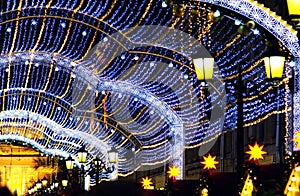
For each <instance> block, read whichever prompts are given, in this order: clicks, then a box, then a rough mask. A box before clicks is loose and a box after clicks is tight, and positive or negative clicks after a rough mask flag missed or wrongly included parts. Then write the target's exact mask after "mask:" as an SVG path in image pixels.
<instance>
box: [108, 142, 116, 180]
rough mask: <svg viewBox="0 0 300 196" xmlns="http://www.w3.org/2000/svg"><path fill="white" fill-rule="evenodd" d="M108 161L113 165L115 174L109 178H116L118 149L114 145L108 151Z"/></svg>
mask: <svg viewBox="0 0 300 196" xmlns="http://www.w3.org/2000/svg"><path fill="white" fill-rule="evenodd" d="M108 161H109V163H111V164H113V165H114V169H115V170H116V171H115V172H116V173H115V176H112V178H111V180H118V150H117V149H116V148H115V147H112V148H111V149H110V150H109V151H108Z"/></svg>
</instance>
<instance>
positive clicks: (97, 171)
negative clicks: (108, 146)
mask: <svg viewBox="0 0 300 196" xmlns="http://www.w3.org/2000/svg"><path fill="white" fill-rule="evenodd" d="M94 164H95V169H96V185H97V184H98V183H99V172H100V171H99V170H100V169H102V168H101V166H102V161H101V160H100V159H99V158H98V157H96V158H95V159H94Z"/></svg>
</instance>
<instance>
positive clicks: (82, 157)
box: [77, 146, 87, 190]
mask: <svg viewBox="0 0 300 196" xmlns="http://www.w3.org/2000/svg"><path fill="white" fill-rule="evenodd" d="M77 156H78V162H79V163H81V175H80V176H81V179H80V185H81V188H82V189H83V190H84V164H85V163H86V157H87V151H86V150H85V146H82V147H81V148H80V149H79V151H78V152H77Z"/></svg>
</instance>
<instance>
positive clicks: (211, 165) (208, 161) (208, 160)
mask: <svg viewBox="0 0 300 196" xmlns="http://www.w3.org/2000/svg"><path fill="white" fill-rule="evenodd" d="M203 158H204V161H202V162H201V163H202V164H203V165H204V169H217V168H216V166H215V164H218V163H219V162H218V161H215V158H216V156H214V157H212V156H211V155H210V154H208V156H207V157H205V156H203Z"/></svg>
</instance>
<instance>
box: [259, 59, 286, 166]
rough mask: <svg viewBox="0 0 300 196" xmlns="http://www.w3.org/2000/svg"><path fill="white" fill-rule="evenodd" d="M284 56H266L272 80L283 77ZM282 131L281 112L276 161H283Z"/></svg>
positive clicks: (277, 126)
mask: <svg viewBox="0 0 300 196" xmlns="http://www.w3.org/2000/svg"><path fill="white" fill-rule="evenodd" d="M284 62H285V57H284V56H270V57H265V58H264V63H265V69H266V73H267V78H268V79H271V80H279V79H281V78H282V74H283V69H284ZM278 95H279V88H277V96H276V97H278ZM278 110H279V103H278V100H277V111H278ZM280 140H281V133H280V126H279V113H278V114H277V116H276V144H275V146H276V163H281V160H282V159H281V153H280V151H281V145H280V143H281V142H280Z"/></svg>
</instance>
